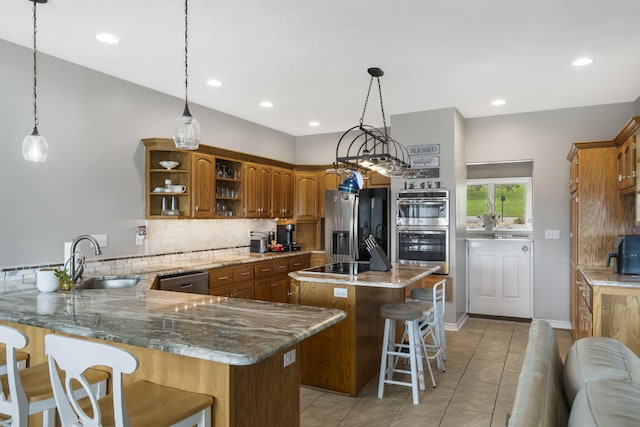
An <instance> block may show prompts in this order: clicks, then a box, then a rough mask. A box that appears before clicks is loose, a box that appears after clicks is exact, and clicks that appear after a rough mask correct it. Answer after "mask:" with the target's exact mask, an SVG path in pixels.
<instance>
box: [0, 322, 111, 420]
mask: <svg viewBox="0 0 640 427" xmlns="http://www.w3.org/2000/svg"><path fill="white" fill-rule="evenodd" d="M0 342H2V343H4V346H5V349H4V350H5V360H6V362H7V363H6V365H5V369H6V371H7V373H6V375H3V376H2V377H0V414H3V415H6V416H7V417H8V418H10V420H9V419H5V420H3V421H2V422H0V425H10V426H12V427H27V425H28V423H29V415H32V414H37V413H39V412H42V425H43V427H53V426H54V424H55V409H56V402H55V399H54V397H53V391H52V390H51V382H50V381H49V371H48V366H47V364H46V363H41V364H38V365H34V366H30V367H28V368H26V369H24V370H20V371H19V370H18V369H17V363H16V353H17V352H16V349H17V348H24V347H25V346H26V345H27V343H28V342H29V339H28V338H27V336H26V335H24V334H23V333H22V332H20V331H18V330H17V329H13V328H10V327H8V326H1V325H0ZM108 377H109V374H107V373H106V372H104V371H98V370H94V369H92V370H90V371H89V372H87V381H88V383H87V385H88V387H91V388H93V389H94V390H95V392H96V393H98V394H100V395H104V394H105V393H106V390H107V379H108ZM74 387H75V389H74V393H75V394H76V395H78V397H83V396H86V394H85V393H83V390H82V389H78V386H77V385H76V386H74ZM7 423H9V424H7Z"/></svg>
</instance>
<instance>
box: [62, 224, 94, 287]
mask: <svg viewBox="0 0 640 427" xmlns="http://www.w3.org/2000/svg"><path fill="white" fill-rule="evenodd" d="M82 240H88V241H89V242H91V244H92V245H93V247H94V248H95V250H96V255H102V249H100V245H99V244H98V241H97V240H96V239H94V238H93V236H89V235H88V234H83V235H81V236H78V237H76V238H75V239H73V242H72V243H71V258H70V259H69V273H70V274H71V281H72V283H78V280H80V277H82V273H83V272H84V255H82V253H81V252H77V251H76V247H77V246H78V243H80V242H81V241H82ZM76 253H80V255H81V258H80V263H79V264H80V265H79V266H77V267H76ZM76 268H77V271H76Z"/></svg>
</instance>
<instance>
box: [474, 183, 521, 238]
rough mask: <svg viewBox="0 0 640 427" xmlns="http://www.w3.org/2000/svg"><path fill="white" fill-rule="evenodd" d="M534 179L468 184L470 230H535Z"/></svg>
mask: <svg viewBox="0 0 640 427" xmlns="http://www.w3.org/2000/svg"><path fill="white" fill-rule="evenodd" d="M531 205H532V191H531V178H495V179H470V180H468V181H467V228H469V229H483V228H487V229H520V230H531V229H532V222H533V219H532V211H533V209H532V206H531Z"/></svg>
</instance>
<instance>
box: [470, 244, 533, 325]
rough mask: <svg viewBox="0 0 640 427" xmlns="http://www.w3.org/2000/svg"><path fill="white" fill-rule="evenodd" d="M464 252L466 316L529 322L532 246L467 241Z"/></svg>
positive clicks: (530, 314) (530, 311) (530, 310)
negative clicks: (467, 304)
mask: <svg viewBox="0 0 640 427" xmlns="http://www.w3.org/2000/svg"><path fill="white" fill-rule="evenodd" d="M467 250H468V253H467V283H468V285H467V286H468V289H467V295H468V296H469V307H468V312H469V313H470V314H484V315H490V316H505V317H521V318H531V316H532V269H531V268H532V254H533V242H532V241H531V240H529V239H468V240H467Z"/></svg>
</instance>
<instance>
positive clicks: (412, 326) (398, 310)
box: [378, 303, 436, 405]
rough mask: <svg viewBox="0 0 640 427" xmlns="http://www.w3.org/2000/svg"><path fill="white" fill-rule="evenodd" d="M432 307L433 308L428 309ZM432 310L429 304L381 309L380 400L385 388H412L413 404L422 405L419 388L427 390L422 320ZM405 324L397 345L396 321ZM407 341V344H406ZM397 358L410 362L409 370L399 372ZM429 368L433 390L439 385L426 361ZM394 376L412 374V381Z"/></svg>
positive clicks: (395, 305)
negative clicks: (423, 366)
mask: <svg viewBox="0 0 640 427" xmlns="http://www.w3.org/2000/svg"><path fill="white" fill-rule="evenodd" d="M427 305H429V306H430V307H427ZM427 309H431V310H432V309H433V305H432V304H430V303H421V304H417V303H416V304H406V303H405V304H385V305H383V306H382V307H380V314H381V315H382V317H384V319H385V322H384V338H383V340H382V355H381V357H380V378H379V380H378V381H379V382H378V398H379V399H381V398H382V397H383V396H384V385H385V384H395V385H402V386H407V387H411V390H412V393H413V404H414V405H417V404H418V403H419V399H418V387H420V390H424V389H425V385H424V370H423V368H422V352H425V355H426V348H425V345H424V341H423V339H422V334H421V333H420V324H419V323H420V320H421V319H422V318H423V311H424V310H427ZM396 320H398V321H402V322H403V323H404V332H403V334H402V339H401V340H400V343H396V342H395V322H396ZM405 340H406V341H405ZM398 358H404V359H408V361H409V365H410V370H408V371H407V370H406V369H399V368H398V367H397V364H398ZM427 367H428V368H429V375H430V376H431V382H432V384H433V387H435V386H436V382H435V379H434V378H433V372H432V371H431V365H430V364H429V360H428V358H427ZM394 373H401V374H409V375H410V377H411V382H406V381H399V380H394V379H393V374H394Z"/></svg>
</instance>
